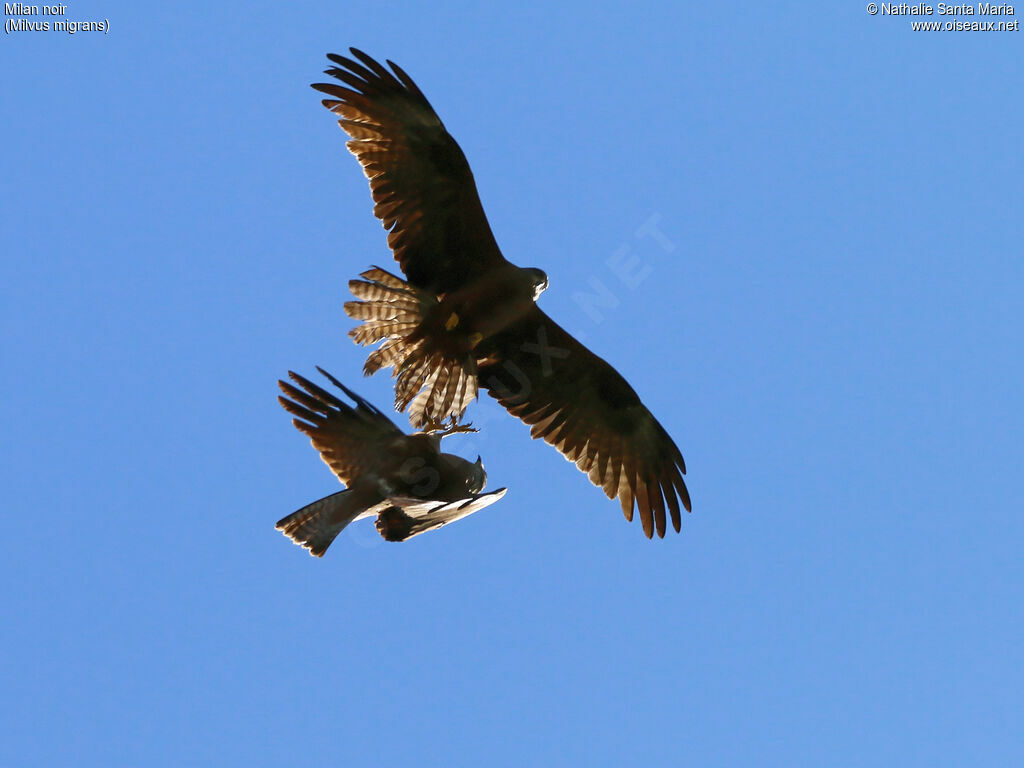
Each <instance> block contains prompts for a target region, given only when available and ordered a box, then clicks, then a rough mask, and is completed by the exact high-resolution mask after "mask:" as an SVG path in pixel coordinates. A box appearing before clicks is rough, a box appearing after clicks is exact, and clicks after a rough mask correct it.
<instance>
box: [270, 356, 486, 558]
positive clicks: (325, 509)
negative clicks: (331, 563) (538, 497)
mask: <svg viewBox="0 0 1024 768" xmlns="http://www.w3.org/2000/svg"><path fill="white" fill-rule="evenodd" d="M321 373H323V374H324V376H326V377H327V378H328V379H329V380H330V381H331V383H333V384H334V385H335V386H336V387H338V388H339V389H340V390H342V392H344V393H345V394H346V395H347V396H348V397H349V398H350V399H351V400H352V401H353V402H354V403H355V406H354V407H353V406H351V405H349V404H348V403H346V402H344V401H343V400H341V399H340V398H338V397H336V396H335V395H333V394H331V393H330V392H328V391H327V390H325V389H323V388H322V387H319V386H317V385H316V384H314V383H313V382H311V381H309V380H308V379H305V378H303V377H302V376H299V375H298V374H296V373H293V372H289V374H288V375H289V377H290V378H291V380H292V381H293V382H295V384H297V385H298V386H295V385H293V384H290V383H288V382H286V381H280V382H278V384H279V386H280V387H281V390H282V391H283V392H284V394H285V395H286V396H285V397H279V398H278V400H279V401H280V403H281V405H282V406H283V407H284V408H285V409H286V410H287V411H288V412H289V413H291V414H292V415H293V416H294V417H295V418H294V419H293V423H294V424H295V427H296V428H297V429H298V430H299V431H301V432H303V433H304V434H306V435H308V436H309V437H310V439H311V441H312V443H313V447H314V448H316V449H317V451H318V452H319V453H320V456H321V458H322V459H323V460H324V462H325V463H326V464H327V465H328V466H329V467H330V468H331V470H332V471H333V472H334V474H335V475H336V476H337V477H338V479H339V480H341V481H342V482H343V483H345V485H346V486H347V488H346V489H345V490H344V491H339V492H338V493H334V494H331V495H330V496H326V497H324V498H322V499H320V500H318V501H315V502H313V503H312V504H308V505H306V506H305V507H303V508H302V509H300V510H298V511H297V512H294V513H292V514H290V515H288V516H287V517H285V518H283V519H282V520H280V521H279V522H278V523H277V527H278V529H280V530H281V531H282V532H284V534H285V535H286V536H288V537H289V538H291V539H292V540H294V541H295V543H296V544H300V545H301V546H303V547H305V548H306V549H308V550H309V552H310V554H312V555H315V556H317V557H321V556H322V555H323V554H324V552H326V551H327V548H328V547H329V546H330V545H331V542H333V541H334V539H335V537H337V535H338V534H339V533H341V531H342V530H343V529H344V528H345V526H347V525H348V524H349V523H350V522H352V521H353V520H357V519H359V518H361V517H373V516H376V518H377V520H376V525H377V530H378V531H379V532H380V534H381V536H383V537H384V538H385V539H387V540H388V541H404V540H406V539H409V538H411V537H413V536H416V535H418V534H420V533H425V532H426V531H429V530H433V529H435V528H439V527H440V526H442V525H445V524H446V523H450V522H453V521H455V520H459V519H461V518H463V517H466V516H467V515H470V514H472V513H473V512H476V511H478V510H480V509H483V508H484V507H486V506H488V505H489V504H492V503H494V502H495V501H497V500H498V499H500V498H501V497H502V496H504V495H505V489H504V488H502V489H499V490H497V491H494V492H492V493H486V494H485V493H481V491H482V490H483V488H484V486H485V484H486V482H487V473H486V472H484V468H483V463H482V462H481V461H480V459H479V457H478V458H477V461H476V462H475V463H474V462H470V461H467V460H466V459H463V458H461V457H459V456H455V455H452V454H448V453H441V440H442V435H439V434H413V435H407V434H405V433H404V432H402V431H401V430H400V429H398V427H396V426H395V425H394V424H393V423H392V422H391V420H390V419H388V418H387V416H385V415H384V414H383V413H381V412H380V411H379V410H378V409H377V408H375V407H374V406H372V405H371V404H370V403H368V402H367V401H366V400H364V399H363V398H361V397H359V395H357V394H355V393H354V392H352V391H351V390H350V389H348V388H347V387H345V386H344V385H343V384H342V383H341V382H339V381H338V380H337V379H335V378H334V377H333V376H331V375H330V374H328V373H327V372H326V371H323V370H322V369H321Z"/></svg>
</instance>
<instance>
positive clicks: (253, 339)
mask: <svg viewBox="0 0 1024 768" xmlns="http://www.w3.org/2000/svg"><path fill="white" fill-rule="evenodd" d="M1022 10H1024V9H1022ZM68 18H71V19H83V20H84V19H92V18H100V19H102V18H109V19H110V24H111V30H110V34H109V35H103V34H100V33H80V34H77V35H75V36H71V35H67V34H65V33H57V32H50V33H34V34H28V33H20V34H11V35H5V36H4V39H3V40H2V42H0V68H2V71H3V72H4V85H3V88H2V96H0V100H2V101H0V104H2V120H0V138H2V142H0V146H2V153H0V155H2V161H0V163H2V174H0V175H2V179H3V181H2V184H3V189H4V194H3V208H2V210H3V221H4V224H3V231H4V238H3V246H2V250H3V256H2V263H3V267H2V288H0V291H2V297H3V299H2V306H0V313H2V322H3V333H2V342H0V343H2V345H3V348H2V359H3V373H4V375H3V377H2V384H0V386H2V393H0V395H2V397H0V403H2V405H0V408H2V423H3V434H4V441H3V442H4V458H3V462H2V466H0V487H2V489H3V490H2V494H3V519H4V535H3V539H2V543H0V573H2V576H3V583H4V588H5V594H6V597H5V599H4V601H3V608H2V612H3V616H2V636H0V644H2V655H0V665H2V675H3V678H2V689H3V696H2V700H0V731H2V734H0V763H2V764H3V765H5V766H29V765H48V766H52V765H76V766H110V765H117V764H120V765H156V766H163V765H166V766H181V765H200V764H216V765H222V766H261V765H268V766H271V765H294V764H312V765H319V764H330V765H386V766H402V765H410V766H412V765H451V766H478V765H496V766H524V765H567V766H604V765H608V766H621V765H637V766H640V765H643V766H663V765H664V766H669V765H701V766H752V765H757V766H787V767H788V766H794V765H814V766H879V765H894V766H895V765H898V766H964V765H985V766H1008V765H1013V764H1024V747H1022V739H1021V723H1022V722H1024V707H1022V690H1024V671H1022V670H1024V653H1022V648H1024V620H1022V588H1024V566H1022V557H1021V543H1022V539H1024V523H1022V516H1021V501H1020V499H1021V474H1022V473H1021V460H1022V449H1021V441H1022V426H1024V418H1022V408H1021V391H1022V384H1024V381H1022V379H1024V364H1022V360H1021V353H1020V350H1021V348H1022V335H1024V334H1022V329H1024V311H1022V304H1021V299H1022V283H1024V268H1022V259H1021V257H1022V247H1021V235H1022V229H1021V218H1022V217H1021V208H1020V206H1021V200H1022V197H1024V195H1022V192H1024V189H1022V186H1024V185H1022V178H1024V168H1022V162H1021V136H1022V135H1024V101H1022V99H1021V83H1022V78H1024V56H1022V43H1024V37H1022V35H1024V33H1022V32H1009V33H964V32H959V33H957V32H931V33H921V32H916V33H915V32H912V31H911V29H910V25H909V20H908V19H907V18H894V17H883V16H881V15H879V16H870V15H868V14H867V13H866V12H865V8H864V3H861V2H846V3H833V4H825V5H822V4H819V3H785V2H783V3H769V4H765V3H751V4H748V5H746V7H744V6H741V5H735V4H733V5H728V6H722V5H715V4H711V3H702V4H694V3H677V2H666V3H661V4H645V3H636V2H628V3H627V2H622V3H604V2H599V3H595V2H588V3H566V4H561V5H559V4H553V3H551V2H547V1H545V2H533V1H532V0H531V1H529V2H515V3H509V4H506V5H505V6H504V7H501V8H498V7H489V8H488V7H483V4H480V3H475V2H472V3H471V2H463V3H447V4H439V3H426V2H423V3H416V4H402V3H394V4H386V5H381V4H379V3H337V2H331V3H328V2H296V3H245V4H214V3H204V4H195V5H190V4H182V3H159V4H157V3H125V2H113V1H110V2H98V1H93V0H89V2H78V3H70V4H69V8H68ZM975 18H977V17H975ZM349 45H356V46H359V47H362V48H364V49H365V50H366V51H368V52H370V53H371V54H373V55H376V56H379V57H381V58H383V57H388V58H392V59H395V60H397V61H398V62H399V63H401V64H402V65H403V66H404V67H405V68H406V69H407V70H408V71H409V72H410V73H411V74H412V75H413V77H414V78H416V79H417V81H418V82H419V84H420V85H421V87H422V88H423V90H424V91H425V92H426V94H427V95H428V97H429V98H430V99H431V101H432V102H433V104H434V106H435V107H436V109H437V110H438V112H439V113H440V115H441V117H442V119H443V120H444V121H445V123H446V125H447V127H448V128H449V130H450V131H451V132H452V133H453V135H454V136H455V137H456V138H457V139H458V141H459V142H460V143H461V145H462V147H463V149H464V150H465V152H466V154H467V155H468V157H469V160H470V162H471V164H472V166H473V169H474V171H475V173H476V177H477V181H478V185H479V188H480V192H481V195H482V197H483V201H484V206H485V208H486V210H487V213H488V215H489V217H490V220H491V223H492V226H493V228H494V230H495V233H496V235H497V237H498V240H499V242H500V244H501V246H502V248H503V250H504V252H505V254H506V255H507V256H508V257H509V258H510V259H511V260H513V261H515V262H517V263H519V264H522V265H537V266H541V267H543V268H544V269H545V270H547V272H548V274H549V275H550V278H551V288H550V290H549V291H548V292H547V293H546V294H545V295H544V297H543V299H542V302H541V303H542V306H543V307H544V309H545V310H546V311H548V312H549V313H550V314H552V315H553V316H555V317H556V318H557V319H558V320H559V321H560V322H562V323H563V324H564V325H565V326H566V327H567V328H568V329H570V330H571V331H572V332H574V333H576V334H578V335H580V336H581V337H583V338H585V340H586V341H587V343H588V344H590V345H591V346H592V348H593V349H594V350H595V351H597V352H598V353H599V354H601V355H603V356H605V357H606V358H607V359H608V360H609V361H610V362H611V363H612V364H613V365H615V366H616V367H617V368H618V369H619V370H620V371H622V372H623V373H624V375H626V377H627V378H628V379H629V381H630V382H631V383H632V384H633V385H634V387H635V388H636V389H637V391H638V392H639V393H640V394H641V396H642V397H643V398H644V400H645V402H646V403H647V405H648V406H649V407H650V408H651V410H652V411H654V413H655V414H656V415H657V416H658V417H659V419H660V420H661V421H662V423H663V424H664V425H665V426H666V428H668V429H669V431H670V432H671V433H672V435H673V436H674V437H675V439H676V441H677V442H678V444H679V445H680V447H681V448H682V451H683V453H684V455H685V457H686V460H687V463H688V469H689V475H688V480H689V483H690V488H691V491H692V494H693V499H694V511H693V514H692V515H690V516H688V517H686V519H684V521H683V532H682V535H679V536H676V535H674V534H670V535H669V537H668V538H666V539H665V540H664V541H657V540H655V541H653V542H650V541H647V540H645V539H644V538H643V535H642V532H641V529H640V526H639V524H638V523H633V524H632V525H630V524H627V523H626V522H625V521H624V520H623V519H622V515H621V513H620V511H619V509H618V506H617V505H616V504H615V503H613V502H609V501H607V500H606V499H605V498H604V497H603V495H602V494H601V493H600V492H599V491H598V490H597V489H595V488H593V487H591V486H590V485H589V483H588V482H587V480H586V478H585V477H583V475H581V474H580V473H578V472H576V471H575V470H574V469H573V468H572V467H571V466H570V465H568V464H567V463H566V462H565V461H563V460H562V459H561V458H560V457H559V456H558V454H557V453H556V452H555V451H554V450H553V449H551V448H550V447H548V446H546V445H543V444H540V443H536V442H531V441H530V440H529V439H528V434H527V429H526V428H525V427H524V426H523V425H521V424H520V423H518V422H517V421H515V420H513V419H511V418H510V417H508V416H507V415H505V414H504V412H502V411H500V409H498V408H496V407H495V406H493V405H492V404H491V402H490V401H487V402H481V403H479V404H477V405H474V406H473V407H472V409H471V411H470V417H471V418H474V419H475V420H476V421H477V423H478V424H479V425H482V426H483V427H484V431H483V432H481V433H480V434H479V435H475V436H469V437H459V438H455V439H452V440H451V441H450V442H449V443H448V444H449V445H450V448H451V450H454V451H457V452H461V453H463V454H464V455H466V456H469V457H470V458H473V457H475V455H476V454H477V453H481V454H483V456H484V460H485V462H486V464H487V468H488V470H489V474H490V487H491V488H495V487H499V486H508V487H509V489H510V490H509V493H508V496H507V497H506V498H505V499H504V500H503V501H502V502H501V503H499V504H497V505H495V506H493V507H490V508H489V509H487V510H486V511H484V512H481V513H480V514H478V515H476V516H474V517H472V518H470V519H468V520H466V521H463V522H460V523H458V524H456V525H454V526H452V527H450V528H447V529H445V530H443V531H441V532H440V533H436V534H431V535H428V536H424V537H421V538H420V539H417V540H415V541H413V542H410V543H408V544H404V545H391V544H386V543H384V542H382V541H380V540H379V539H378V538H377V535H376V533H375V532H374V531H373V528H372V526H370V525H369V524H366V523H363V524H361V525H359V526H354V527H353V528H352V529H350V530H349V531H346V533H345V534H343V536H342V538H341V539H340V540H339V541H338V543H337V544H336V545H335V546H334V548H333V549H332V550H331V551H330V552H329V553H328V556H327V557H326V558H324V559H323V560H322V561H319V560H314V559H313V558H310V557H309V556H308V555H306V554H305V553H304V552H303V551H302V550H300V549H299V548H297V547H295V546H294V545H292V544H291V543H290V542H289V541H287V540H286V539H285V538H284V537H283V536H281V534H279V533H278V532H276V531H275V530H274V522H275V521H276V520H277V519H278V518H279V517H281V516H283V515H284V514H286V513H288V512H291V511H293V510H294V509H296V508H298V507H300V506H302V505H303V504H305V503H307V502H309V501H312V500H313V499H316V498H318V497H320V496H322V495H325V494H327V493H330V492H332V491H334V490H337V489H338V488H339V486H338V484H337V482H336V481H335V479H334V478H333V476H332V475H331V474H330V473H329V472H328V470H327V469H326V468H325V466H324V465H323V464H322V463H321V462H320V461H319V459H318V458H317V455H316V453H315V452H314V451H313V450H312V448H311V447H310V446H309V444H308V442H307V440H306V439H305V438H304V437H302V436H301V435H300V434H299V433H297V432H296V431H295V430H293V429H292V427H291V426H290V425H289V419H288V417H287V416H286V414H285V413H284V412H283V411H282V410H281V409H280V408H279V407H278V405H277V403H276V401H275V396H276V394H277V389H276V384H275V382H276V379H277V378H278V377H279V376H281V375H283V374H284V373H285V371H287V370H288V369H289V368H293V369H296V370H298V371H302V372H306V373H310V372H312V370H313V366H314V365H317V364H319V365H322V366H324V367H326V368H327V369H328V370H330V371H332V372H334V373H335V374H337V375H338V376H339V377H340V378H341V379H342V380H344V381H346V382H348V383H350V384H352V385H353V386H355V388H356V389H357V391H359V392H361V393H363V394H364V395H366V396H367V397H369V398H370V399H372V400H373V401H375V402H376V403H378V404H380V405H381V406H387V405H388V403H389V402H390V397H391V380H390V379H388V378H387V377H386V376H383V375H380V376H378V377H375V378H373V379H369V380H364V379H363V378H362V377H361V374H360V367H361V364H362V360H363V358H364V351H363V350H361V349H359V348H356V347H355V346H354V345H352V344H351V342H350V341H349V340H348V339H347V338H346V335H345V334H346V331H347V330H348V328H349V327H351V321H349V320H348V319H347V318H346V317H345V316H344V313H343V311H342V306H341V305H342V303H343V302H344V301H345V300H346V298H347V289H346V281H347V280H348V279H349V278H351V277H353V276H354V275H355V274H356V273H357V272H359V271H360V270H362V269H363V268H365V267H366V266H368V265H369V264H371V263H380V264H384V265H387V264H389V263H391V262H390V255H389V253H388V251H387V250H386V246H385V239H384V233H383V231H382V230H381V228H380V225H379V224H378V223H377V221H376V220H375V219H373V217H372V216H371V210H370V201H369V193H368V190H367V188H366V182H365V180H364V179H363V177H362V175H361V173H360V172H359V170H358V166H357V164H356V162H355V160H354V159H353V158H352V157H351V156H349V155H348V153H347V152H346V150H345V147H344V140H343V135H342V133H341V132H340V131H339V130H338V128H337V126H336V124H335V122H334V120H333V119H332V117H331V116H330V115H329V114H328V113H327V112H326V111H325V110H324V109H323V108H322V107H321V106H320V104H319V101H318V97H317V94H316V93H314V92H313V91H312V90H310V88H309V86H308V84H309V83H310V82H313V81H316V80H320V79H321V76H320V74H319V73H320V71H321V70H322V68H323V66H324V64H325V60H324V58H323V55H324V53H325V52H327V51H342V50H343V49H344V48H346V47H347V46H349ZM652 217H655V218H654V219H653V221H654V222H655V223H656V225H657V227H658V229H659V231H660V232H661V233H662V234H663V236H664V240H663V241H659V240H658V239H656V238H652V237H645V236H643V235H642V234H638V230H640V228H641V227H642V226H643V225H644V224H645V222H651V221H652ZM623 247H625V248H627V249H628V250H629V254H630V255H631V256H633V257H635V258H636V259H638V263H639V264H640V266H641V267H642V268H643V270H644V274H646V279H644V280H643V281H642V282H641V283H640V284H639V285H638V286H636V287H631V286H629V285H626V284H625V283H623V282H622V281H621V280H620V278H619V277H617V276H616V274H615V272H614V271H613V270H612V269H611V268H610V267H609V266H608V260H609V259H610V258H612V259H614V256H615V254H616V253H618V252H620V249H622V248H623ZM595 286H603V288H604V289H605V290H606V291H607V292H608V293H609V294H610V295H611V296H612V297H613V298H614V301H611V300H608V299H607V297H606V301H605V304H604V305H601V306H599V307H598V308H597V312H596V314H595V312H594V311H593V308H591V311H590V312H588V311H586V310H585V306H586V302H583V304H581V303H580V301H579V300H578V297H577V298H576V299H574V293H578V292H581V291H583V292H589V293H594V292H595V291H596V290H597V288H595ZM616 302H617V305H616V306H610V305H611V304H615V303H616ZM396 421H397V422H398V423H399V424H402V425H403V426H404V425H405V424H406V422H405V421H404V419H403V417H396Z"/></svg>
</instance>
